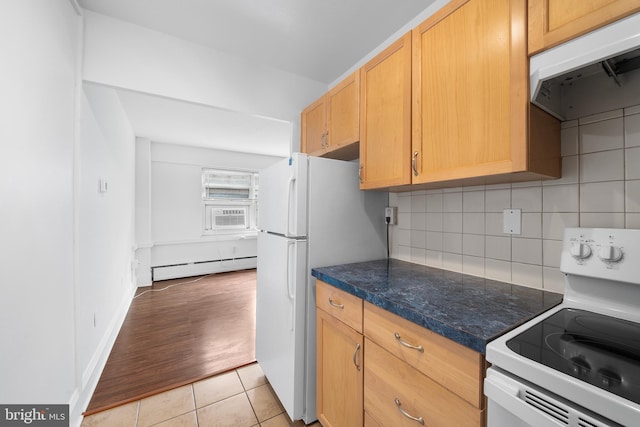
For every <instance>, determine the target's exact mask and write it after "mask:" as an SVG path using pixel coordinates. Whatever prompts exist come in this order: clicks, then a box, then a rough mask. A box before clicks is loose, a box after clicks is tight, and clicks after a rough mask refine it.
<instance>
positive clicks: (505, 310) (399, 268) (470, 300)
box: [311, 259, 562, 354]
mask: <svg viewBox="0 0 640 427" xmlns="http://www.w3.org/2000/svg"><path fill="white" fill-rule="evenodd" d="M311 274H312V275H313V276H314V277H316V278H318V279H320V280H322V281H323V282H326V283H328V284H330V285H333V286H335V287H337V288H339V289H342V290H344V291H346V292H348V293H350V294H352V295H355V296H357V297H360V298H362V299H363V300H365V301H369V302H370V303H372V304H375V305H377V306H379V307H382V308H384V309H386V310H388V311H390V312H392V313H395V314H397V315H398V316H400V317H403V318H405V319H407V320H410V321H412V322H414V323H417V324H418V325H420V326H424V327H426V328H428V329H430V330H432V331H434V332H436V333H438V334H440V335H442V336H444V337H447V338H450V339H452V340H453V341H456V342H458V343H460V344H462V345H465V346H467V347H469V348H471V349H473V350H476V351H478V352H480V353H482V354H484V353H485V348H486V345H487V343H488V342H489V341H491V340H492V339H494V338H497V337H499V336H500V335H502V334H504V333H505V332H507V331H509V330H511V329H513V328H515V327H516V326H518V325H520V324H522V323H524V322H526V321H527V320H529V319H531V318H533V317H534V316H536V315H538V314H540V313H542V312H544V311H546V310H548V309H550V308H551V307H553V306H555V305H557V304H559V303H560V302H561V301H562V294H558V293H554V292H548V291H542V290H539V289H532V288H527V287H524V286H518V285H512V284H509V283H504V282H498V281H495V280H489V279H485V278H481V277H475V276H470V275H467V274H462V273H456V272H452V271H447V270H441V269H437V268H432V267H426V266H423V265H419V264H412V263H409V262H405V261H400V260H395V259H390V260H386V259H385V260H378V261H369V262H359V263H355V264H344V265H335V266H330V267H319V268H314V269H312V271H311Z"/></svg>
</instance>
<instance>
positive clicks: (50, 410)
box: [0, 405, 69, 427]
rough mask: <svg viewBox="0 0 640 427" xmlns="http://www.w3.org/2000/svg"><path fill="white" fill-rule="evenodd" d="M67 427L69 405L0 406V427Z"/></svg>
mask: <svg viewBox="0 0 640 427" xmlns="http://www.w3.org/2000/svg"><path fill="white" fill-rule="evenodd" d="M5 426H7V427H9V426H11V427H13V426H36V427H69V405H0V427H5Z"/></svg>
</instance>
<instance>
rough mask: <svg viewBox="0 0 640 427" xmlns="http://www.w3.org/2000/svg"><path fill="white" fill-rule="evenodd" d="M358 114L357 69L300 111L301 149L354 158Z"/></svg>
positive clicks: (334, 156) (358, 134)
mask: <svg viewBox="0 0 640 427" xmlns="http://www.w3.org/2000/svg"><path fill="white" fill-rule="evenodd" d="M359 117H360V70H358V71H356V72H354V73H353V74H351V75H349V77H347V78H346V79H344V80H343V81H342V82H340V83H339V84H338V85H336V86H335V87H334V88H332V89H331V90H330V91H329V92H328V93H326V94H325V95H323V96H322V97H321V98H319V99H318V100H316V101H315V102H314V103H313V104H311V105H309V106H308V107H307V108H305V109H304V110H303V111H302V114H301V119H300V122H301V124H300V127H301V149H300V151H302V152H303V153H308V154H310V155H312V156H323V157H331V158H334V159H342V160H353V159H356V158H357V157H358V151H359V148H358V142H359V141H360V123H359Z"/></svg>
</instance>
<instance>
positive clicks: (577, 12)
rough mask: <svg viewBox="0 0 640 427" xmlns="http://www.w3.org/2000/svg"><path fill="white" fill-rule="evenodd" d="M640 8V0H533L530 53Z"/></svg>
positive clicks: (593, 28) (530, 11)
mask: <svg viewBox="0 0 640 427" xmlns="http://www.w3.org/2000/svg"><path fill="white" fill-rule="evenodd" d="M638 11H640V2H639V1H638V0H529V54H530V55H533V54H535V53H538V52H540V51H542V50H544V49H548V48H550V47H553V46H556V45H558V44H560V43H562V42H565V41H567V40H571V39H573V38H576V37H578V36H581V35H583V34H585V33H588V32H589V31H592V30H595V29H597V28H599V27H602V26H604V25H607V24H610V23H611V22H614V21H616V20H618V19H621V18H623V17H625V16H628V15H631V14H632V13H635V12H638Z"/></svg>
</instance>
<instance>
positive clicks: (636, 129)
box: [624, 114, 640, 147]
mask: <svg viewBox="0 0 640 427" xmlns="http://www.w3.org/2000/svg"><path fill="white" fill-rule="evenodd" d="M624 146H625V147H640V114H633V115H631V116H625V118H624Z"/></svg>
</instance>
